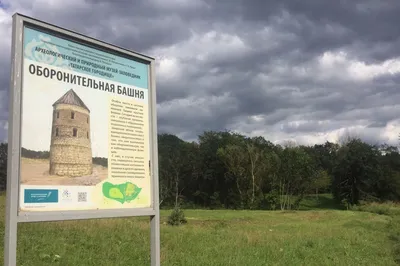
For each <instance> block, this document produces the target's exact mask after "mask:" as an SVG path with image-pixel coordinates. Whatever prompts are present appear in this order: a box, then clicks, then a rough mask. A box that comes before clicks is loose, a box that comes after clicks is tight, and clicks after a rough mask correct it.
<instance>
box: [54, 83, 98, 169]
mask: <svg viewBox="0 0 400 266" xmlns="http://www.w3.org/2000/svg"><path fill="white" fill-rule="evenodd" d="M92 170H93V166H92V147H91V140H90V110H89V108H87V106H86V105H85V103H84V102H83V101H82V100H81V99H80V98H79V96H78V95H77V94H76V93H75V92H74V91H73V90H72V89H71V90H69V91H68V92H67V93H65V94H64V95H63V96H62V97H61V98H60V99H58V100H57V101H56V102H55V103H54V104H53V122H52V130H51V144H50V171H49V173H50V175H60V176H83V175H90V174H92Z"/></svg>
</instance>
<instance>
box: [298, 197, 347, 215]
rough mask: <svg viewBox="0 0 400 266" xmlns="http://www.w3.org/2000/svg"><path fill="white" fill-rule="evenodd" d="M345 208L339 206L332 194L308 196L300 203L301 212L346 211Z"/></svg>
mask: <svg viewBox="0 0 400 266" xmlns="http://www.w3.org/2000/svg"><path fill="white" fill-rule="evenodd" d="M344 209H345V208H344V206H342V205H340V204H338V203H336V202H335V200H334V199H333V197H332V195H330V194H321V195H318V197H317V196H316V195H308V196H305V197H304V199H303V200H302V202H301V203H300V208H299V211H309V210H344Z"/></svg>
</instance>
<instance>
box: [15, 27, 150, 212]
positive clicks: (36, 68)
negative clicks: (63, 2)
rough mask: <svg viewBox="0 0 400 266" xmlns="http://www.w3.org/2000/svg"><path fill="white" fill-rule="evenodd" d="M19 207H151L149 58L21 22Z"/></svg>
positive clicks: (57, 209) (84, 208)
mask: <svg viewBox="0 0 400 266" xmlns="http://www.w3.org/2000/svg"><path fill="white" fill-rule="evenodd" d="M23 47H24V50H23V73H22V74H23V82H22V122H21V134H22V135H21V161H20V201H19V205H20V211H66V210H89V209H120V208H139V207H151V192H152V191H151V182H150V153H149V151H150V147H149V99H148V89H149V78H148V75H149V66H148V65H147V64H144V63H141V62H138V61H134V60H132V59H128V58H124V57H122V56H119V55H115V54H111V53H107V52H104V51H101V50H99V49H94V48H92V47H89V46H87V45H82V44H80V43H77V42H73V41H70V40H67V39H63V38H61V37H59V36H54V35H50V34H48V33H45V32H41V31H38V30H35V29H32V28H28V27H25V28H24V36H23Z"/></svg>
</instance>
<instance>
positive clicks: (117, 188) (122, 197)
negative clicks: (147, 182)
mask: <svg viewBox="0 0 400 266" xmlns="http://www.w3.org/2000/svg"><path fill="white" fill-rule="evenodd" d="M141 190H142V188H140V187H138V186H137V185H135V184H132V183H130V182H126V183H122V184H117V185H116V184H112V183H110V182H105V183H103V195H104V196H105V197H107V198H109V199H112V200H116V201H119V202H121V203H122V204H123V203H125V202H131V201H133V200H134V199H136V197H137V196H138V195H139V193H140V191H141Z"/></svg>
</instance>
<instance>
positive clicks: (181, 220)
mask: <svg viewBox="0 0 400 266" xmlns="http://www.w3.org/2000/svg"><path fill="white" fill-rule="evenodd" d="M186 223H187V220H186V218H185V214H184V213H183V210H181V209H180V208H179V207H175V208H174V209H173V211H172V213H171V214H170V215H169V216H168V224H169V225H176V226H178V225H181V224H186Z"/></svg>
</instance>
